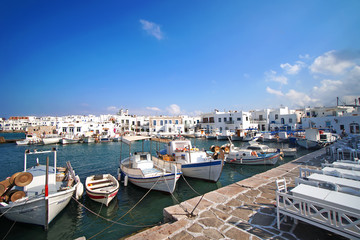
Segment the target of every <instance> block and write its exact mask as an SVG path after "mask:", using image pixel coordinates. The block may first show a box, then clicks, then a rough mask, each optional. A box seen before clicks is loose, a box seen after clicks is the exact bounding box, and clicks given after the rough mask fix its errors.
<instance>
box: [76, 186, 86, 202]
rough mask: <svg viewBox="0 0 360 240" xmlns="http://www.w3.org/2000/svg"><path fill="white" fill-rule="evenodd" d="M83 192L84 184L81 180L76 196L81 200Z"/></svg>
mask: <svg viewBox="0 0 360 240" xmlns="http://www.w3.org/2000/svg"><path fill="white" fill-rule="evenodd" d="M83 193H84V185H83V184H82V183H81V182H79V183H78V185H77V187H76V192H75V194H76V195H75V198H76V199H77V200H79V199H80V198H81V197H82V195H83Z"/></svg>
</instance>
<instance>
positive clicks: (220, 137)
mask: <svg viewBox="0 0 360 240" xmlns="http://www.w3.org/2000/svg"><path fill="white" fill-rule="evenodd" d="M231 135H232V133H231V132H230V131H229V130H225V131H223V132H222V133H219V134H218V135H217V136H216V139H217V140H228V138H229V137H231Z"/></svg>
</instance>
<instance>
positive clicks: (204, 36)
mask: <svg viewBox="0 0 360 240" xmlns="http://www.w3.org/2000/svg"><path fill="white" fill-rule="evenodd" d="M359 12H360V1H357V0H354V1H351V0H346V1H342V0H341V1H340V0H339V1H331V0H330V1H328V0H327V1H325V0H324V1H319V0H302V1H285V0H284V1H230V0H229V1H212V0H209V1H176V0H175V1H136V0H132V1H120V0H116V1H111V0H108V1H24V0H19V1H10V0H9V1H1V3H0V28H1V34H0V79H1V102H2V103H1V105H0V117H5V118H8V117H10V116H23V115H36V116H46V115H53V116H63V115H68V114H81V115H87V114H95V115H99V114H107V113H116V112H117V110H118V109H120V108H124V109H129V112H130V113H131V114H140V115H158V114H164V115H174V114H175V115H176V114H189V115H194V114H199V113H201V112H210V111H213V110H214V109H219V110H245V111H247V110H253V109H262V108H274V107H279V106H280V105H281V104H282V105H286V106H289V107H291V108H299V107H304V106H322V105H326V106H329V105H334V104H336V97H340V99H341V101H342V102H346V103H352V102H353V100H354V99H355V98H356V97H359V96H360V14H359Z"/></svg>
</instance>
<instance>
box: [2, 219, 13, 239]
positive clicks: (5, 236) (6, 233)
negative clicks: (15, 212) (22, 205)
mask: <svg viewBox="0 0 360 240" xmlns="http://www.w3.org/2000/svg"><path fill="white" fill-rule="evenodd" d="M15 223H16V221H15V222H14V223H13V225H11V227H10V229H9V231H8V232H7V233H6V235H5V236H4V237H3V239H2V240H4V239H5V238H6V237H7V235H8V234H9V233H10V231H11V229H12V228H13V227H14V225H15Z"/></svg>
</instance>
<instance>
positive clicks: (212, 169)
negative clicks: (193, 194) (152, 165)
mask: <svg viewBox="0 0 360 240" xmlns="http://www.w3.org/2000/svg"><path fill="white" fill-rule="evenodd" d="M158 156H159V158H160V159H162V160H163V161H165V162H176V163H179V164H181V170H182V172H183V174H184V176H187V177H192V178H199V179H204V180H208V181H212V182H217V181H218V180H219V178H220V176H221V172H222V169H223V165H224V157H222V159H221V158H217V159H214V158H213V157H212V156H211V155H210V156H209V155H208V154H207V153H206V152H205V151H201V150H199V149H198V148H194V147H192V145H191V141H189V140H186V139H177V140H173V141H171V142H169V143H167V148H166V149H163V150H161V151H160V152H158Z"/></svg>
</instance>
